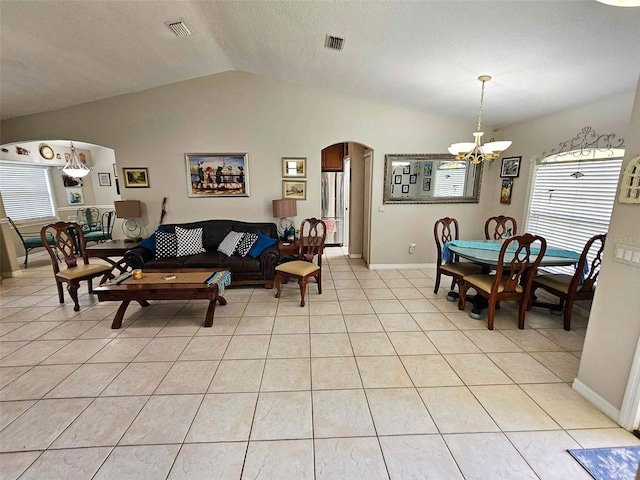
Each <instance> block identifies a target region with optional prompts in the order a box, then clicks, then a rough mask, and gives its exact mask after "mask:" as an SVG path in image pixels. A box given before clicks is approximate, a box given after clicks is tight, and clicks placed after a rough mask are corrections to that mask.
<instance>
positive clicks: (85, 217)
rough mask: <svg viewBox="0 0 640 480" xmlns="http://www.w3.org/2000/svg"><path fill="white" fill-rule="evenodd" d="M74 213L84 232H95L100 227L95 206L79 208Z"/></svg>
mask: <svg viewBox="0 0 640 480" xmlns="http://www.w3.org/2000/svg"><path fill="white" fill-rule="evenodd" d="M76 215H77V216H78V223H79V224H80V225H81V226H82V231H83V232H84V233H88V232H97V231H100V230H101V229H102V228H101V227H100V210H98V209H97V208H96V207H82V208H79V209H78V211H77V212H76Z"/></svg>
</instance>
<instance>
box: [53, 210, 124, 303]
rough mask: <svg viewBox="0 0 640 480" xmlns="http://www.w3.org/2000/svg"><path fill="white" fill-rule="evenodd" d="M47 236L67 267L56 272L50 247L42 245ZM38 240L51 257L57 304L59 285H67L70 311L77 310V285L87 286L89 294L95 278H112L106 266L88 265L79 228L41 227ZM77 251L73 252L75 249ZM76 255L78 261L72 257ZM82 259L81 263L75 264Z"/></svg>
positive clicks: (60, 294) (65, 224)
mask: <svg viewBox="0 0 640 480" xmlns="http://www.w3.org/2000/svg"><path fill="white" fill-rule="evenodd" d="M49 235H51V236H52V237H53V238H54V239H55V248H57V250H59V251H60V252H61V253H62V255H63V257H64V263H65V265H66V267H67V268H65V269H64V270H60V265H59V264H58V262H57V259H56V256H55V255H54V247H53V246H52V245H49V244H48V243H46V238H47V237H48V236H49ZM40 238H41V239H42V242H43V243H45V248H46V249H47V251H48V252H49V256H50V257H51V263H52V265H53V275H54V277H55V280H56V287H57V289H58V298H59V300H60V303H64V292H63V290H62V284H63V283H66V284H67V291H68V292H69V295H70V296H71V299H72V300H73V305H74V306H73V310H74V311H75V312H77V311H79V310H80V305H79V304H78V288H79V287H80V282H81V281H83V280H86V281H87V282H88V283H89V293H93V285H92V281H93V279H94V278H95V277H99V276H102V275H106V276H107V278H113V275H112V274H111V268H112V267H111V266H110V265H95V264H90V263H89V257H88V256H87V252H86V250H85V246H86V242H85V240H84V234H83V233H82V228H81V227H80V225H78V224H77V223H69V222H57V223H52V224H49V225H45V226H44V227H42V230H40ZM76 249H77V250H76ZM76 253H77V254H78V258H76ZM79 260H82V263H80V262H79Z"/></svg>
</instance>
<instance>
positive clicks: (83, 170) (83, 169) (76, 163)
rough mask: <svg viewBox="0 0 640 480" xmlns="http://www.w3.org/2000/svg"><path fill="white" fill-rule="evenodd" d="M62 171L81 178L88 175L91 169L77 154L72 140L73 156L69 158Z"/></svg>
mask: <svg viewBox="0 0 640 480" xmlns="http://www.w3.org/2000/svg"><path fill="white" fill-rule="evenodd" d="M62 171H63V172H64V173H65V174H66V175H69V176H70V177H75V178H81V177H84V176H85V175H87V174H88V173H89V172H90V171H91V169H90V168H89V167H87V166H86V165H85V164H84V163H82V162H81V161H80V159H79V158H78V155H77V154H76V147H74V146H73V142H71V157H70V158H69V160H67V163H66V165H65V166H64V167H62Z"/></svg>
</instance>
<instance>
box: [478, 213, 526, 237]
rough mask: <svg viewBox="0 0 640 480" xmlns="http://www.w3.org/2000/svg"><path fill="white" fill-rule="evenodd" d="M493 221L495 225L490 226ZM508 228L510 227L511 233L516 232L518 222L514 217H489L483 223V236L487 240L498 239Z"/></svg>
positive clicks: (514, 233)
mask: <svg viewBox="0 0 640 480" xmlns="http://www.w3.org/2000/svg"><path fill="white" fill-rule="evenodd" d="M493 222H495V225H493V226H492V224H493ZM509 224H510V225H509ZM509 229H511V235H516V234H517V233H518V222H516V219H515V218H513V217H506V216H504V215H498V216H497V217H489V218H488V219H487V221H486V222H485V224H484V237H485V238H486V239H487V240H500V239H501V238H502V237H503V236H504V234H505V233H507V232H508V230H509ZM511 235H509V236H511Z"/></svg>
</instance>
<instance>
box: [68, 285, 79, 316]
mask: <svg viewBox="0 0 640 480" xmlns="http://www.w3.org/2000/svg"><path fill="white" fill-rule="evenodd" d="M79 287H80V284H79V283H78V282H77V281H72V282H69V284H68V285H67V290H68V291H69V295H70V296H71V299H72V300H73V311H74V312H79V311H80V304H79V303H78V288H79Z"/></svg>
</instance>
